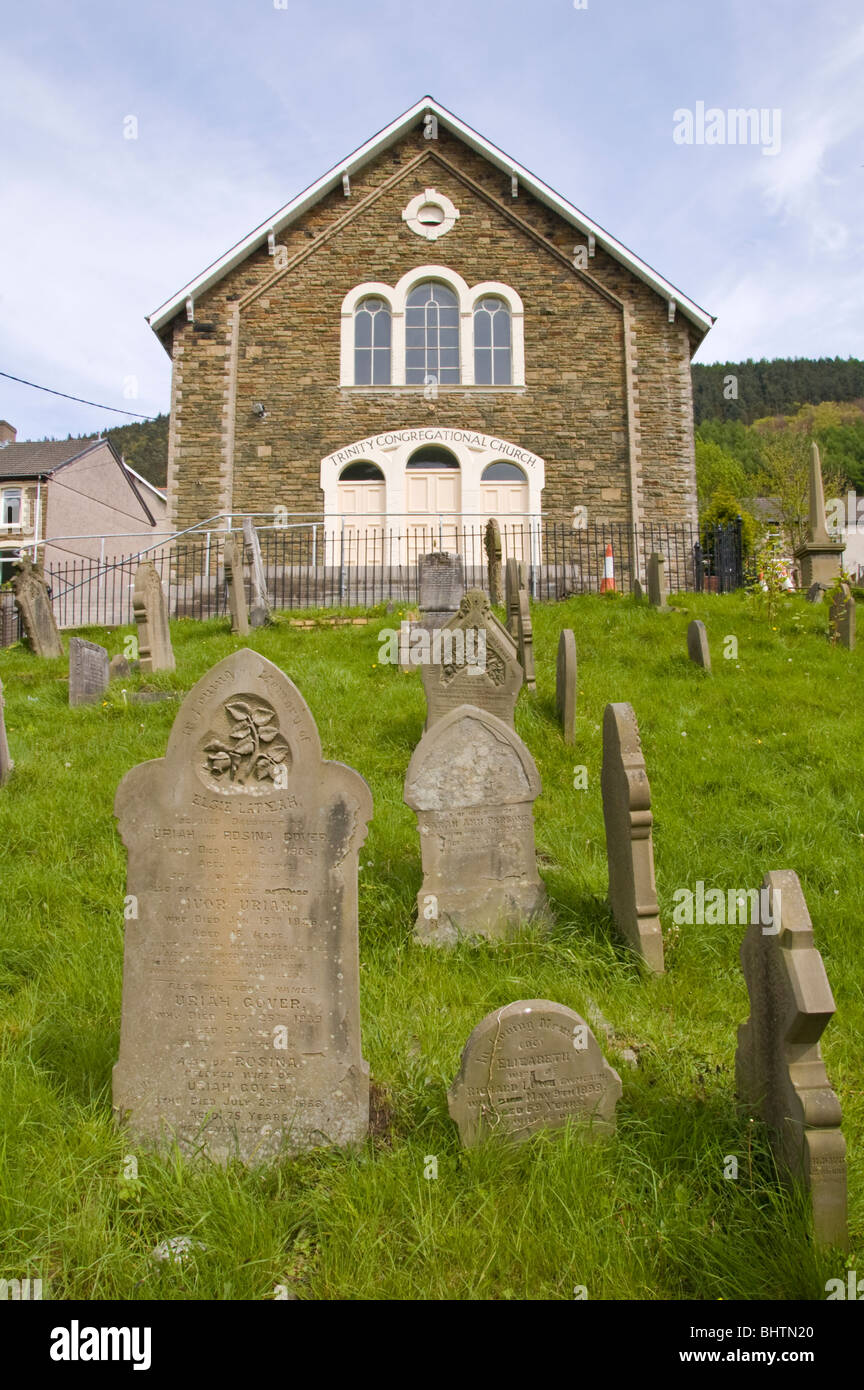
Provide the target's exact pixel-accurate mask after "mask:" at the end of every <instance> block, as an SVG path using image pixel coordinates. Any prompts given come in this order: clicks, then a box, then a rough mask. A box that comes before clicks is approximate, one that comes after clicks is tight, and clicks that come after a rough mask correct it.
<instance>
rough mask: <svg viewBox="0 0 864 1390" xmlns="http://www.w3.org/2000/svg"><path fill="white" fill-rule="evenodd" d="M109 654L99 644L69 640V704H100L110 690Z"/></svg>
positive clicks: (76, 638)
mask: <svg viewBox="0 0 864 1390" xmlns="http://www.w3.org/2000/svg"><path fill="white" fill-rule="evenodd" d="M109 680H110V673H109V670H108V653H107V652H106V650H105V648H104V647H100V646H99V644H98V642H85V641H84V639H83V638H82V637H70V638H69V704H70V705H95V704H98V703H99V701H100V700H101V699H102V696H103V695H104V694H105V691H106V690H107V689H108V681H109Z"/></svg>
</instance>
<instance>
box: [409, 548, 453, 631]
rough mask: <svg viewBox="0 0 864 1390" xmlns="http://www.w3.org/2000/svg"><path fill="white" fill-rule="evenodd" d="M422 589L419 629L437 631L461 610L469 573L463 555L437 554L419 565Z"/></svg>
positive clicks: (442, 552) (427, 556) (442, 551)
mask: <svg viewBox="0 0 864 1390" xmlns="http://www.w3.org/2000/svg"><path fill="white" fill-rule="evenodd" d="M417 572H418V580H419V586H420V622H419V624H417V625H416V626H419V627H425V628H427V629H428V630H429V631H433V630H434V629H435V628H437V627H443V626H444V624H445V623H448V622H449V621H450V619H451V618H452V617H453V615H454V613H456V612H457V611H458V609H459V604H460V603H461V602H462V596H463V594H464V593H465V569H464V566H463V564H462V556H461V555H450V554H448V553H447V551H445V550H433V551H432V552H431V553H430V554H429V555H421V556H420V557H419V559H418V561H417Z"/></svg>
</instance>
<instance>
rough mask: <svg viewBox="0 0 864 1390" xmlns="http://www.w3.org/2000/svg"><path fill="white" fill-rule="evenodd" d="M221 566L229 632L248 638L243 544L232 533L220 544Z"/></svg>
mask: <svg viewBox="0 0 864 1390" xmlns="http://www.w3.org/2000/svg"><path fill="white" fill-rule="evenodd" d="M222 565H223V568H224V570H225V583H226V584H227V586H228V612H229V613H230V614H231V631H232V632H235V633H236V634H237V636H238V637H248V636H249V611H248V609H247V607H246V590H245V588H244V586H243V542H242V540H241V539H240V537H239V536H238V535H237V534H236V533H234V532H231V533H230V534H229V535H227V536H226V537H225V540H224V542H223V544H222Z"/></svg>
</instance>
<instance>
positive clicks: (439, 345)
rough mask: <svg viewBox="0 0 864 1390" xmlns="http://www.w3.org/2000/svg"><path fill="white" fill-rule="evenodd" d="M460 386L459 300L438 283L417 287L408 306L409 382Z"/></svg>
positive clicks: (407, 363)
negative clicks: (430, 380) (434, 382)
mask: <svg viewBox="0 0 864 1390" xmlns="http://www.w3.org/2000/svg"><path fill="white" fill-rule="evenodd" d="M429 378H432V380H434V381H436V382H437V383H439V384H440V385H448V384H450V385H458V384H459V300H458V298H457V296H456V295H455V294H454V292H453V290H451V289H448V287H447V286H446V285H442V284H440V283H439V282H438V281H436V280H428V281H426V283H425V284H422V285H417V286H416V288H415V289H413V290H412V291H411V293H410V294H409V295H408V298H407V300H406V304H405V382H406V384H407V385H408V386H425V385H427V384H428V379H429Z"/></svg>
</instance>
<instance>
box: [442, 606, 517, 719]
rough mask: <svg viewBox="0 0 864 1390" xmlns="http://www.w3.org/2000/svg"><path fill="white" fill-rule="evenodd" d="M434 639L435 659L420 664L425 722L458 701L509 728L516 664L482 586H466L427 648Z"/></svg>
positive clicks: (515, 685)
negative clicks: (438, 657) (455, 608)
mask: <svg viewBox="0 0 864 1390" xmlns="http://www.w3.org/2000/svg"><path fill="white" fill-rule="evenodd" d="M448 634H449V636H448ZM439 639H440V642H441V661H440V663H439V664H427V665H424V666H423V667H422V668H421V673H422V679H423V689H424V691H425V692H426V728H427V729H428V728H429V727H430V726H431V725H432V724H434V723H435V721H436V720H437V719H440V718H441V717H442V715H445V714H447V713H448V711H449V710H451V709H457V708H458V707H459V705H476V707H477V708H478V709H484V710H488V712H489V713H490V714H494V715H497V717H498V718H499V719H503V721H504V723H505V724H509V725H510V727H511V728H512V727H513V710H514V708H515V705H516V699H517V697H518V695H519V691H520V689H521V687H522V667H521V666H520V664H519V656H518V653H517V651H516V648H515V646H514V645H513V642H512V641H511V639H510V636H509V633H508V632H507V629H506V628H505V627H504V625H503V623H499V621H498V619H497V618H496V617H495V614H494V613H493V612H492V609H491V607H490V605H489V600H488V598H487V597H486V595H485V594H484V592H483V590H482V589H469V590H468V593H467V594H466V595H465V597H464V598H463V599H462V602H461V603H460V605H459V612H458V613H457V614H456V616H455V618H451V619H450V621H449V622H448V623H447V624H446V625H445V626H444V627H442V628H440V629H439V632H438V633H436V634H435V638H434V639H433V650H434V641H436V640H439ZM469 658H473V659H472V660H469Z"/></svg>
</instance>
